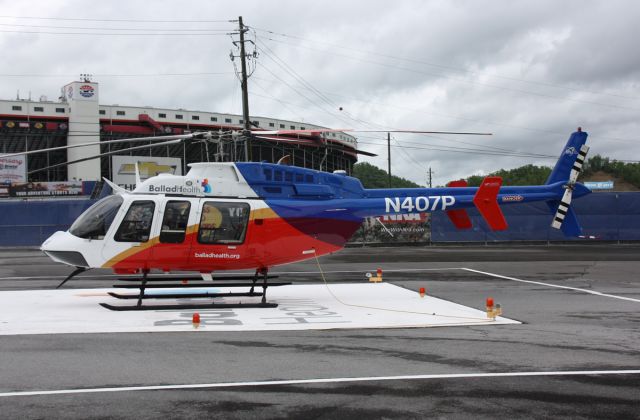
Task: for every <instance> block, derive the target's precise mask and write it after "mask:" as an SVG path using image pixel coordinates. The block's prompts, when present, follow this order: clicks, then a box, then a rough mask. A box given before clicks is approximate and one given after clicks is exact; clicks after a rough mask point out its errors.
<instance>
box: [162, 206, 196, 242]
mask: <svg viewBox="0 0 640 420" xmlns="http://www.w3.org/2000/svg"><path fill="white" fill-rule="evenodd" d="M190 209H191V203H189V202H188V201H169V202H167V205H166V206H165V207H164V217H163V218H162V230H161V231H160V242H162V243H167V244H180V243H182V242H183V241H184V236H185V233H186V231H187V222H188V221H189V210H190Z"/></svg>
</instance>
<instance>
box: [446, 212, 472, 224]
mask: <svg viewBox="0 0 640 420" xmlns="http://www.w3.org/2000/svg"><path fill="white" fill-rule="evenodd" d="M446 213H447V216H449V220H451V223H453V224H454V225H455V227H456V228H458V229H471V226H472V224H471V219H470V218H469V215H468V214H467V211H466V210H465V209H458V210H447V212H446Z"/></svg>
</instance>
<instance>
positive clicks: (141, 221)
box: [115, 201, 156, 242]
mask: <svg viewBox="0 0 640 420" xmlns="http://www.w3.org/2000/svg"><path fill="white" fill-rule="evenodd" d="M155 208H156V205H155V203H154V202H153V201H134V202H133V203H131V206H129V210H128V211H127V214H126V216H124V220H123V221H122V223H121V224H120V227H118V231H117V232H116V236H115V240H116V241H118V242H147V241H148V240H149V232H151V222H152V221H153V211H154V210H155Z"/></svg>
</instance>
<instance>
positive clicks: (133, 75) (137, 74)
mask: <svg viewBox="0 0 640 420" xmlns="http://www.w3.org/2000/svg"><path fill="white" fill-rule="evenodd" d="M233 73H234V72H232V71H225V72H211V73H208V72H201V73H132V74H116V73H104V74H92V76H94V77H156V76H177V77H183V76H216V75H222V74H233ZM77 76H78V75H77V74H71V73H69V74H0V77H54V78H55V77H65V78H67V77H77Z"/></svg>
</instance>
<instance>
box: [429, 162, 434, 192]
mask: <svg viewBox="0 0 640 420" xmlns="http://www.w3.org/2000/svg"><path fill="white" fill-rule="evenodd" d="M432 174H433V171H431V166H429V188H433V184H432Z"/></svg>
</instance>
